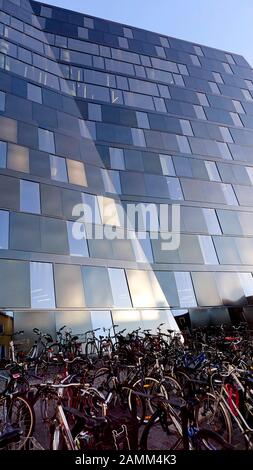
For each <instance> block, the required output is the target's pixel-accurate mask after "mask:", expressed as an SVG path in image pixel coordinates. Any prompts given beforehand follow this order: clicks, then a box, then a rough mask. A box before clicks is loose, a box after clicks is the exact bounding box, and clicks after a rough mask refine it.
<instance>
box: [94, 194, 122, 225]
mask: <svg viewBox="0 0 253 470" xmlns="http://www.w3.org/2000/svg"><path fill="white" fill-rule="evenodd" d="M98 203H99V209H100V214H101V219H102V223H103V224H108V225H116V226H120V219H119V215H118V211H117V206H116V201H115V200H114V199H111V198H109V197H103V196H98Z"/></svg>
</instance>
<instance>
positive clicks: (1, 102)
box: [0, 91, 5, 111]
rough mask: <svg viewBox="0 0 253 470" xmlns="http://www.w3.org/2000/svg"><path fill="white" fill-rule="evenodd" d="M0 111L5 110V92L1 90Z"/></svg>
mask: <svg viewBox="0 0 253 470" xmlns="http://www.w3.org/2000/svg"><path fill="white" fill-rule="evenodd" d="M0 111H5V93H3V91H0Z"/></svg>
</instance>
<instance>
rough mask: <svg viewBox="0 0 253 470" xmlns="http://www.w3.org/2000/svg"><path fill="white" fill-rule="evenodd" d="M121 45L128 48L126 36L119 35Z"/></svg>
mask: <svg viewBox="0 0 253 470" xmlns="http://www.w3.org/2000/svg"><path fill="white" fill-rule="evenodd" d="M118 39H119V47H123V48H124V49H128V47H129V46H128V40H127V39H126V38H121V37H119V38H118Z"/></svg>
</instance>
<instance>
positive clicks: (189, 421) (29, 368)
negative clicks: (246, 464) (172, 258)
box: [0, 324, 253, 451]
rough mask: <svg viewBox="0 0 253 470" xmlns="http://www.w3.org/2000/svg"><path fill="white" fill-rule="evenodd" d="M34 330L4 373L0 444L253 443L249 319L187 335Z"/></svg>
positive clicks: (71, 446)
mask: <svg viewBox="0 0 253 470" xmlns="http://www.w3.org/2000/svg"><path fill="white" fill-rule="evenodd" d="M114 328H115V330H114V331H112V330H104V335H99V336H97V331H96V330H92V331H89V332H86V334H85V342H84V343H82V342H80V339H79V337H77V336H75V335H72V333H71V331H69V330H67V329H66V327H62V328H61V329H60V330H59V331H58V332H57V340H56V341H54V340H53V338H52V337H51V336H50V335H49V334H48V333H43V332H41V331H40V330H38V329H36V328H35V329H34V333H35V335H36V341H35V343H34V345H33V346H32V348H31V350H30V351H29V352H28V353H27V354H24V353H17V352H16V351H15V337H16V338H17V337H18V336H20V334H21V333H20V332H19V334H16V335H14V337H13V338H12V341H11V344H10V352H11V354H10V360H9V361H7V363H6V364H3V365H2V371H1V372H0V376H1V382H2V390H1V394H0V448H2V449H3V448H4V449H27V448H28V447H29V440H30V439H31V438H32V437H35V438H36V440H37V441H39V442H40V444H41V445H42V447H43V448H45V449H50V448H51V449H55V450H56V449H57V450H60V449H69V450H109V449H114V450H115V449H116V450H117V449H131V450H137V449H141V450H143V451H144V450H154V449H163V450H165V449H172V450H175V449H190V450H191V449H203V450H204V449H209V450H216V449H238V448H240V449H242V448H247V449H252V448H253V342H252V338H253V336H252V332H251V331H250V330H249V328H248V327H247V325H239V326H238V327H230V329H229V330H228V328H227V327H225V326H221V327H216V328H206V329H198V330H195V331H191V332H187V333H184V334H180V333H175V332H174V331H171V330H167V331H166V330H165V329H164V325H163V324H161V325H159V326H158V327H157V331H156V333H155V334H153V333H152V332H151V331H150V330H145V331H141V330H140V329H137V330H135V331H132V332H128V333H127V334H126V332H125V331H124V330H123V331H118V327H117V326H115V327H114Z"/></svg>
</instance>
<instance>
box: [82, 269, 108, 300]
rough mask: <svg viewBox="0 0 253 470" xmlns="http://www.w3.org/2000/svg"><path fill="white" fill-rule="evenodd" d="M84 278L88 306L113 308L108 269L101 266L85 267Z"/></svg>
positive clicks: (83, 270)
mask: <svg viewBox="0 0 253 470" xmlns="http://www.w3.org/2000/svg"><path fill="white" fill-rule="evenodd" d="M82 276H83V284H84V291H85V299H86V304H87V306H88V307H102V308H103V307H112V306H113V298H112V291H111V285H110V279H109V275H108V271H107V269H106V268H104V267H99V266H83V267H82ZM98 286H99V289H98Z"/></svg>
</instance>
